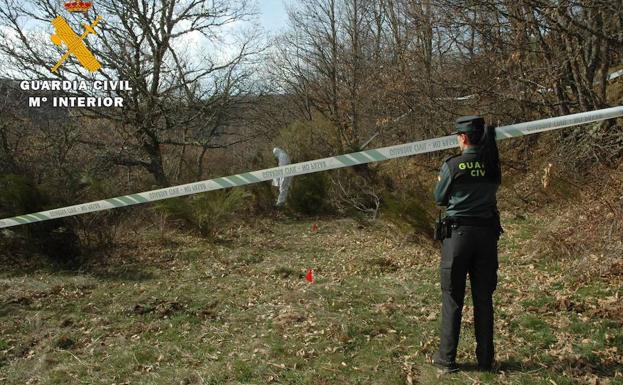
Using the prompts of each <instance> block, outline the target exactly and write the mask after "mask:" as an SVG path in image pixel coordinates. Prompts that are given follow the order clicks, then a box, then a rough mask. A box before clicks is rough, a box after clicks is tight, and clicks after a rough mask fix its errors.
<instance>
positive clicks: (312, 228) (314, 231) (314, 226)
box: [311, 223, 318, 233]
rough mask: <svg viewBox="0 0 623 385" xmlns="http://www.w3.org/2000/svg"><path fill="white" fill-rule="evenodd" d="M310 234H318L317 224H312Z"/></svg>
mask: <svg viewBox="0 0 623 385" xmlns="http://www.w3.org/2000/svg"><path fill="white" fill-rule="evenodd" d="M311 232H312V233H316V232H318V225H317V224H315V223H314V224H313V225H312V227H311Z"/></svg>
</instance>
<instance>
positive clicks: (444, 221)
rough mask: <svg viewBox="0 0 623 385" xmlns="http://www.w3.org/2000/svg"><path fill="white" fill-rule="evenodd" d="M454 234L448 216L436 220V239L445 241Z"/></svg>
mask: <svg viewBox="0 0 623 385" xmlns="http://www.w3.org/2000/svg"><path fill="white" fill-rule="evenodd" d="M451 236H452V223H451V222H450V220H449V218H448V217H445V218H441V215H440V216H439V218H438V219H437V220H436V221H435V240H436V241H443V240H444V239H446V238H450V237H451Z"/></svg>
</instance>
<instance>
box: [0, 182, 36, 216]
mask: <svg viewBox="0 0 623 385" xmlns="http://www.w3.org/2000/svg"><path fill="white" fill-rule="evenodd" d="M46 202H47V199H46V198H45V196H44V195H43V194H42V193H41V192H40V191H39V189H38V188H37V187H36V186H35V185H34V183H33V182H32V181H31V180H30V179H28V178H27V177H25V176H20V175H12V174H9V175H4V176H1V177H0V215H1V216H2V217H12V216H15V215H22V214H29V213H32V212H36V211H41V210H42V207H43V206H44V205H45V203H46Z"/></svg>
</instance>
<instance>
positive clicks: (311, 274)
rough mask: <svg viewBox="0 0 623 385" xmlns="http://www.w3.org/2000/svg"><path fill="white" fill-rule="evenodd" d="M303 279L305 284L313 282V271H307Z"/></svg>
mask: <svg viewBox="0 0 623 385" xmlns="http://www.w3.org/2000/svg"><path fill="white" fill-rule="evenodd" d="M305 279H306V280H307V282H314V270H312V269H309V270H307V275H306V276H305Z"/></svg>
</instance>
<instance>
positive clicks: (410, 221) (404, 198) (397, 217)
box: [382, 192, 435, 238]
mask: <svg viewBox="0 0 623 385" xmlns="http://www.w3.org/2000/svg"><path fill="white" fill-rule="evenodd" d="M382 213H383V216H384V217H385V218H386V219H387V220H389V221H390V222H392V223H393V224H395V225H396V226H397V227H398V228H399V229H400V230H401V231H402V232H404V233H407V234H408V233H416V234H423V235H425V236H426V237H429V238H432V237H433V224H434V220H435V214H434V206H433V203H432V199H431V198H430V197H428V196H426V197H425V196H422V194H417V193H410V194H407V193H404V192H403V193H392V194H389V193H388V194H385V196H384V197H383V209H382Z"/></svg>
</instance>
